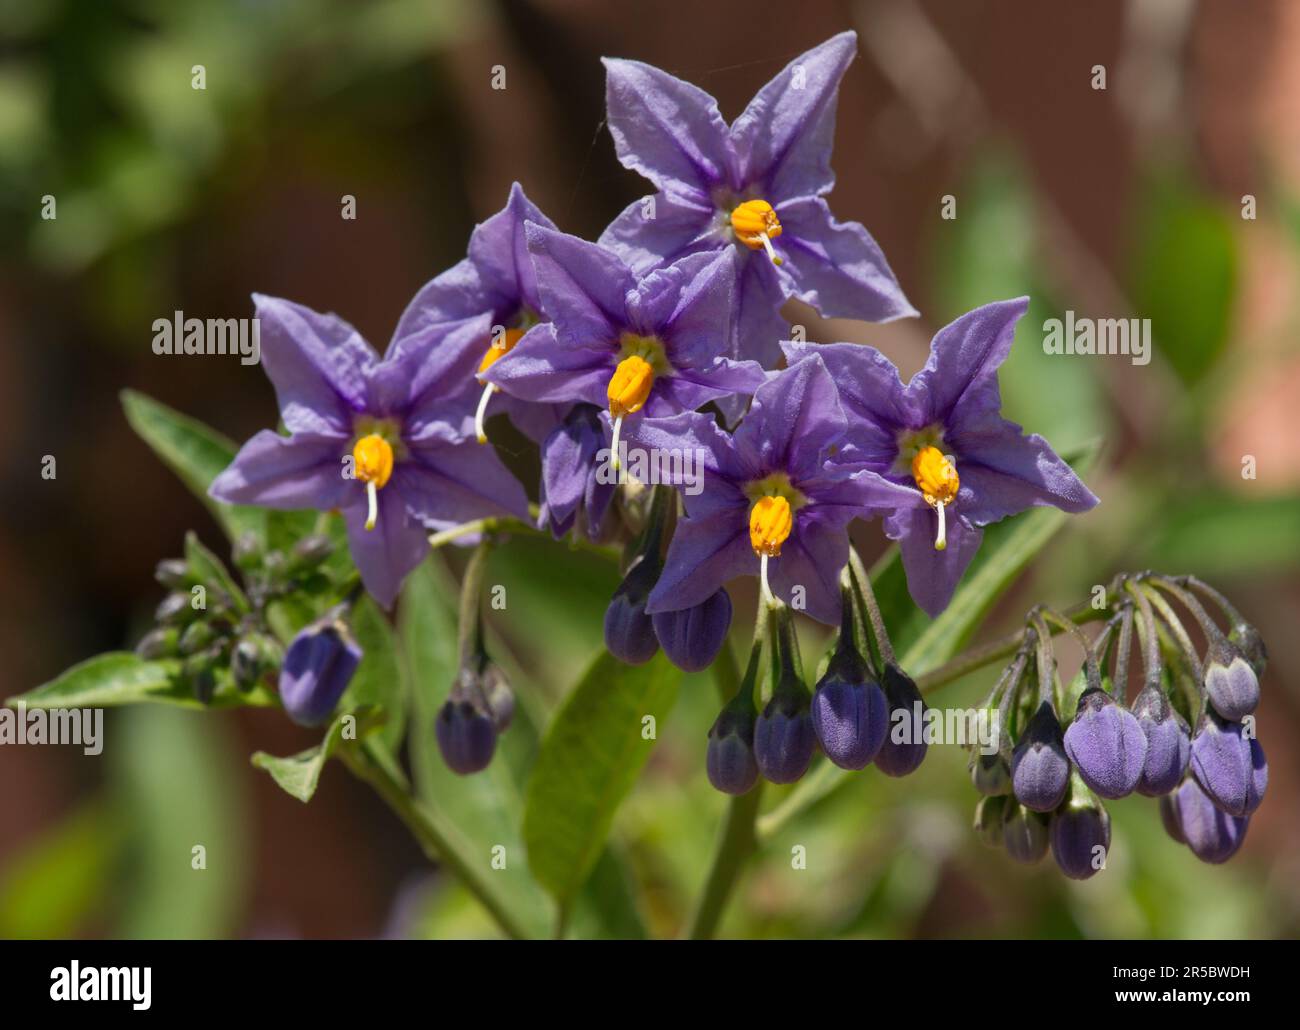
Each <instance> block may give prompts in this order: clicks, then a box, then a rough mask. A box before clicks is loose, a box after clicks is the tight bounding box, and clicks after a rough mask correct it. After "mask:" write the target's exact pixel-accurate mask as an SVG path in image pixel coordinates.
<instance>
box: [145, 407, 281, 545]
mask: <svg viewBox="0 0 1300 1030" xmlns="http://www.w3.org/2000/svg"><path fill="white" fill-rule="evenodd" d="M121 396H122V408H123V409H124V410H125V412H126V420H127V421H128V422H130V423H131V428H132V429H134V430H135V431H136V432H137V433H138V434H139V435H140V437H141V438H142V439H143V440H144V442H145V443H147V444H148V445H149V446H150V447H152V448H153V450H154V453H155V454H157V455H158V457H159V458H161V459H162V461H163V464H165V465H166V466H167V467H168V468H169V469H171V470H172V471H173V472H175V473H176V475H177V476H179V477H180V479H181V482H183V483H184V484H185V485H186V486H188V487H189V488H190V490H191V491H192V492H193V494H194V495H195V496H196V497H197V498H198V499H199V500H200V501H202V502H203V503H204V505H205V506H206V507H207V508H208V510H209V511H211V512H212V514H213V516H214V517H215V518H216V520H217V521H218V522H219V523H220V524H221V526H222V528H223V529H224V530H225V531H226V534H227V535H228V536H229V537H230V539H231V540H232V541H233V540H237V539H239V537H240V536H241V535H243V534H244V533H246V532H252V533H256V534H257V535H258V537H259V539H260V538H261V537H263V535H264V534H265V532H266V514H265V513H264V512H263V511H262V510H261V509H260V508H249V507H243V506H236V505H230V504H222V503H220V502H219V501H214V500H213V499H212V498H211V497H209V496H208V487H209V486H211V485H212V481H213V480H214V479H216V478H217V476H218V475H219V474H220V473H221V472H222V470H224V469H225V467H226V466H227V465H229V464H230V463H231V461H233V460H234V457H235V445H234V444H233V443H231V442H230V441H229V440H227V439H226V438H225V437H224V436H222V435H221V434H220V433H218V432H216V430H214V429H210V428H209V427H208V426H205V425H204V424H203V423H202V422H199V421H198V420H197V419H193V418H190V417H189V416H188V415H182V414H181V413H180V412H178V411H173V410H172V409H171V408H169V407H167V406H166V405H163V404H159V403H158V402H157V401H155V400H153V399H152V398H150V397H146V396H145V395H144V394H142V393H136V392H135V391H134V390H123V391H122V394H121Z"/></svg>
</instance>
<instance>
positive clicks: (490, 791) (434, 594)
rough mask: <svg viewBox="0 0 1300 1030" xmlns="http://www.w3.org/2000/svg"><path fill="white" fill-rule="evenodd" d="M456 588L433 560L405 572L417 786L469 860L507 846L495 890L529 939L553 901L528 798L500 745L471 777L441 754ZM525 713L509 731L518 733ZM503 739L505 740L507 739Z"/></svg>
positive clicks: (485, 863) (403, 620)
mask: <svg viewBox="0 0 1300 1030" xmlns="http://www.w3.org/2000/svg"><path fill="white" fill-rule="evenodd" d="M456 606H457V597H456V587H455V584H454V583H453V582H452V581H451V577H450V576H448V575H447V574H446V573H445V571H443V569H442V568H441V566H440V564H439V563H438V562H437V560H436V559H435V558H432V557H431V558H429V559H428V560H426V561H425V562H423V563H422V564H421V565H420V566H419V567H418V568H417V569H416V570H415V571H414V572H412V573H411V574H410V576H408V577H407V580H406V585H405V586H404V588H403V590H402V601H401V607H400V609H399V618H398V636H399V639H400V640H401V644H402V654H403V657H404V661H403V669H404V671H405V673H406V676H407V679H408V695H407V696H408V697H409V699H410V705H411V718H412V727H411V732H410V740H409V746H410V750H411V767H412V772H413V775H414V778H415V782H416V788H417V791H418V792H419V795H420V797H421V799H422V801H423V803H424V806H425V807H426V808H428V809H430V810H433V811H434V812H436V813H437V815H438V816H439V817H440V818H442V819H443V820H444V821H445V822H447V823H448V824H450V825H452V826H454V827H455V829H456V836H455V838H454V839H455V841H456V842H457V843H456V846H458V847H461V848H462V853H461V856H460V857H461V859H462V861H463V862H465V863H466V864H472V865H474V866H481V867H484V868H489V867H490V861H491V858H492V849H493V848H494V847H497V846H500V847H503V848H504V849H505V860H506V865H505V868H504V869H500V868H497V869H492V870H491V872H490V874H489V876H490V879H491V883H492V884H493V889H494V890H495V891H496V892H498V893H500V894H501V895H502V896H504V897H505V898H506V899H508V903H509V906H510V909H511V912H512V913H514V915H515V917H516V918H517V919H518V921H519V922H520V923H522V924H523V925H524V926H525V927H526V928H527V930H528V934H529V936H534V937H539V936H544V935H546V934H547V933H549V931H550V926H551V923H552V922H553V920H554V911H553V908H552V905H551V903H550V900H549V899H548V898H547V896H546V895H545V894H544V893H543V892H542V890H541V888H540V887H538V885H537V883H536V881H535V880H533V878H532V877H531V876H530V875H529V872H528V866H527V863H526V862H524V861H523V857H524V841H523V835H522V833H521V831H520V823H521V821H522V817H523V800H522V798H521V796H520V792H519V787H518V785H517V784H516V783H515V780H514V776H513V775H512V772H511V768H510V765H509V763H508V762H507V761H506V757H507V756H506V755H505V754H503V753H501V752H502V751H504V746H503V747H499V748H498V753H497V755H496V756H495V757H494V758H493V760H492V764H491V765H489V766H488V767H487V768H486V769H484V770H483V771H482V772H480V773H475V774H474V775H473V776H458V775H456V774H455V773H454V772H452V771H451V770H450V769H448V768H447V765H446V763H445V762H444V761H443V760H442V755H441V754H439V752H438V746H437V741H436V739H435V737H434V732H433V725H434V720H435V719H436V718H437V715H438V710H439V709H440V708H441V707H442V705H443V703H444V702H445V701H446V700H447V695H448V693H449V692H450V691H451V685H452V681H453V680H454V679H455V676H456V671H457V654H456V649H457V642H456V636H457V634H456V620H457V614H456ZM521 714H522V713H521V712H516V725H512V726H511V728H510V730H509V731H508V732H509V733H512V734H518V733H519V732H521V730H523V729H525V727H523V726H521V725H518V722H519V719H520V716H521ZM502 743H503V744H504V741H503V742H502Z"/></svg>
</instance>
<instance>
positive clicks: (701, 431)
mask: <svg viewBox="0 0 1300 1030" xmlns="http://www.w3.org/2000/svg"><path fill="white" fill-rule="evenodd" d="M845 428H846V419H845V415H844V411H843V409H842V408H841V407H840V402H839V398H838V396H837V394H836V390H835V384H834V383H833V382H832V381H831V377H830V375H829V374H828V373H827V371H826V367H825V365H823V364H822V362H821V359H820V358H818V357H816V356H811V357H808V358H805V359H804V360H802V361H800V362H798V363H797V364H794V365H792V366H791V367H790V368H788V369H786V370H785V371H784V372H779V373H773V374H772V375H770V376H769V378H768V380H767V381H766V382H765V383H764V384H763V385H762V386H761V387H759V388H758V390H757V392H756V393H755V394H754V401H753V404H752V405H751V406H750V409H749V413H748V414H747V415H746V416H745V418H744V421H743V422H741V424H740V428H739V429H737V430H736V432H735V434H734V435H732V434H727V433H725V432H724V431H723V430H721V429H720V428H719V427H718V426H717V424H716V423H715V422H714V421H713V420H712V419H711V418H709V417H707V416H705V415H700V414H683V415H678V416H676V417H674V418H669V419H649V420H647V421H646V422H644V423H643V424H642V426H641V429H640V432H639V434H638V443H640V444H642V445H644V446H647V447H651V448H654V449H655V450H656V451H658V452H659V453H668V454H680V455H683V456H686V457H691V459H692V460H693V461H694V462H695V463H696V464H697V466H698V472H699V473H701V474H700V475H698V477H696V478H695V479H694V482H695V483H696V484H698V486H699V489H698V490H697V491H693V490H692V489H685V490H683V491H682V494H683V498H684V500H685V504H686V515H687V517H686V518H685V519H683V520H681V521H680V522H679V523H678V524H677V529H676V532H675V533H674V535H673V539H672V543H671V545H670V546H669V548H668V555H667V558H666V559H665V564H664V570H663V573H662V575H661V576H660V577H659V582H658V584H657V585H656V586H655V588H654V590H653V591H652V592H651V594H650V599H649V602H648V604H647V605H646V610H647V611H649V612H650V613H652V614H653V613H655V612H665V611H679V610H681V609H683V608H689V607H691V606H693V605H697V604H699V603H700V602H702V601H704V600H706V599H707V598H708V597H710V596H711V595H712V594H713V593H714V591H716V590H718V589H719V588H720V587H721V586H722V585H723V584H724V583H726V582H727V581H728V580H730V579H733V578H735V577H736V576H743V575H754V574H760V575H762V576H763V578H764V582H765V584H766V583H768V582H769V579H768V577H769V574H770V589H773V590H775V592H776V593H777V594H778V595H779V596H780V597H781V599H782V600H784V601H786V602H787V603H792V606H794V607H798V606H799V601H800V599H802V600H803V601H804V602H805V604H804V607H805V608H806V610H807V612H808V614H809V615H811V616H813V617H814V618H816V619H819V620H820V621H822V622H825V623H829V624H832V625H833V624H836V623H838V622H839V619H840V591H839V576H840V570H841V569H842V568H843V567H844V563H845V562H846V561H847V559H848V550H849V539H848V528H847V527H848V524H849V522H850V521H851V520H852V519H853V518H854V517H855V516H862V515H865V514H867V513H868V512H877V511H888V510H892V509H894V508H896V507H897V506H898V505H900V504H902V503H905V502H906V501H907V498H908V490H907V489H906V488H905V487H901V486H898V485H896V484H894V483H890V482H888V481H887V480H885V479H883V478H882V477H881V476H878V475H876V474H875V473H874V472H870V471H859V472H856V473H850V472H849V471H848V470H846V469H843V468H839V467H836V466H833V465H830V464H828V463H827V461H826V458H827V455H828V453H829V451H830V449H831V448H832V447H833V446H834V445H835V444H837V443H838V442H839V441H840V440H841V439H842V437H843V436H844V431H845ZM769 566H770V567H769Z"/></svg>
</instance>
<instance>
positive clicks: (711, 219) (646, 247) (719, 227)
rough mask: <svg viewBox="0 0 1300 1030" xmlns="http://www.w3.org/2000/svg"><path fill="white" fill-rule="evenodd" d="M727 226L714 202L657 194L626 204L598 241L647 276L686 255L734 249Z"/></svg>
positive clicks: (639, 272)
mask: <svg viewBox="0 0 1300 1030" xmlns="http://www.w3.org/2000/svg"><path fill="white" fill-rule="evenodd" d="M724 227H725V221H724V218H723V216H722V215H721V214H720V213H719V211H718V210H717V208H715V207H714V206H713V204H711V203H704V202H696V201H691V200H688V199H686V198H685V197H673V196H669V195H668V194H667V193H656V194H653V195H651V196H648V197H642V198H641V199H640V200H636V201H633V202H632V203H631V204H629V205H628V206H627V207H625V208H624V209H623V210H622V211H621V212H620V213H619V215H618V217H616V218H615V219H614V220H613V221H612V222H610V223H609V225H608V226H607V227H606V228H605V231H604V232H603V233H601V234H600V239H599V240H597V241H596V242H597V243H599V244H600V245H601V246H602V247H604V248H606V249H607V250H609V251H611V252H612V253H614V254H617V255H618V256H619V257H620V258H621V259H622V260H623V261H624V262H626V263H627V265H628V266H629V267H630V268H632V269H633V270H634V271H635V272H637V273H638V274H640V275H644V274H645V273H646V272H648V271H650V270H651V269H653V268H657V267H659V265H661V264H666V263H668V262H671V261H676V260H677V259H678V258H680V257H684V256H685V255H687V254H695V253H700V252H702V251H711V250H718V249H719V248H724V247H725V248H727V249H731V247H732V244H731V242H730V240H729V239H728V237H727V236H726V234H725V232H724Z"/></svg>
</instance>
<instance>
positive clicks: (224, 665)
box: [136, 534, 342, 704]
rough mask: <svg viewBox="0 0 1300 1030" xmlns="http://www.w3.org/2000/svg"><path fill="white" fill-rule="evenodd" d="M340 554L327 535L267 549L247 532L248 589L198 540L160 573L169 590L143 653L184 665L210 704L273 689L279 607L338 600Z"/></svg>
mask: <svg viewBox="0 0 1300 1030" xmlns="http://www.w3.org/2000/svg"><path fill="white" fill-rule="evenodd" d="M333 552H334V545H333V542H332V541H331V540H330V539H329V537H327V536H324V535H320V534H312V535H309V536H306V537H303V538H302V539H301V540H299V541H298V542H297V543H296V544H295V545H294V546H293V547H292V548H291V549H290V550H288V551H281V550H264V549H263V548H262V546H261V543H260V541H259V540H258V538H257V537H256V536H255V535H253V534H246V535H245V536H243V537H241V538H240V540H239V541H238V542H237V543H236V545H235V547H234V550H233V555H232V557H233V562H234V565H235V567H236V568H237V569H238V570H239V572H240V574H241V577H242V581H243V582H242V585H241V584H240V582H239V581H237V580H236V579H235V577H234V576H233V575H232V574H231V572H230V571H229V570H228V569H227V568H226V566H225V565H224V564H223V563H222V562H221V560H220V559H219V558H218V557H217V556H216V555H214V554H212V553H211V552H210V551H208V550H207V549H206V548H204V547H203V545H202V544H200V543H199V542H198V540H197V538H196V537H194V536H193V535H191V536H190V537H189V538H188V539H187V541H186V557H184V558H169V559H167V560H165V561H161V562H159V563H158V567H157V569H156V570H155V572H154V576H155V578H156V579H157V580H158V582H159V583H160V584H162V586H164V587H165V588H167V590H168V591H169V593H168V594H167V596H166V597H164V598H163V600H162V601H161V602H160V603H159V605H158V607H157V609H156V610H155V612H154V621H155V624H156V625H155V627H154V628H153V629H152V630H151V631H150V632H149V633H147V634H145V636H144V637H143V638H142V639H141V640H140V642H139V644H138V645H136V653H137V654H138V655H139V656H140V657H141V658H145V659H149V660H160V659H172V660H176V661H178V663H179V667H178V671H177V674H176V675H177V677H178V679H179V681H180V682H181V683H183V684H184V685H185V686H186V687H188V689H190V690H191V691H192V692H193V694H194V696H195V697H196V698H197V699H198V700H199V701H201V702H203V703H204V704H208V703H210V702H211V701H212V700H213V698H214V697H215V696H216V695H217V694H218V693H219V692H220V691H221V690H224V689H230V688H232V687H233V688H234V689H236V690H238V691H243V692H247V691H250V690H252V689H253V688H254V687H255V686H257V685H258V684H260V683H265V684H267V685H269V684H270V683H272V682H273V681H274V679H273V678H274V675H275V673H276V671H277V670H278V669H279V667H280V664H281V660H282V658H283V651H282V648H281V645H280V643H279V642H278V640H277V639H276V636H275V634H274V633H273V632H272V630H271V625H270V623H271V618H270V609H271V606H272V605H273V604H274V603H275V602H276V601H279V600H281V599H283V598H287V597H289V596H291V595H292V596H294V597H295V598H303V599H306V600H307V601H309V602H310V601H313V600H314V601H315V602H316V604H317V605H321V604H328V603H329V602H330V600H331V599H333V598H336V597H337V596H338V594H339V592H340V590H341V589H342V585H341V584H340V583H339V582H336V580H335V579H334V577H333V576H332V574H331V572H330V570H329V568H328V566H327V564H326V560H327V559H328V558H329V557H330V556H331V554H333Z"/></svg>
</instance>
